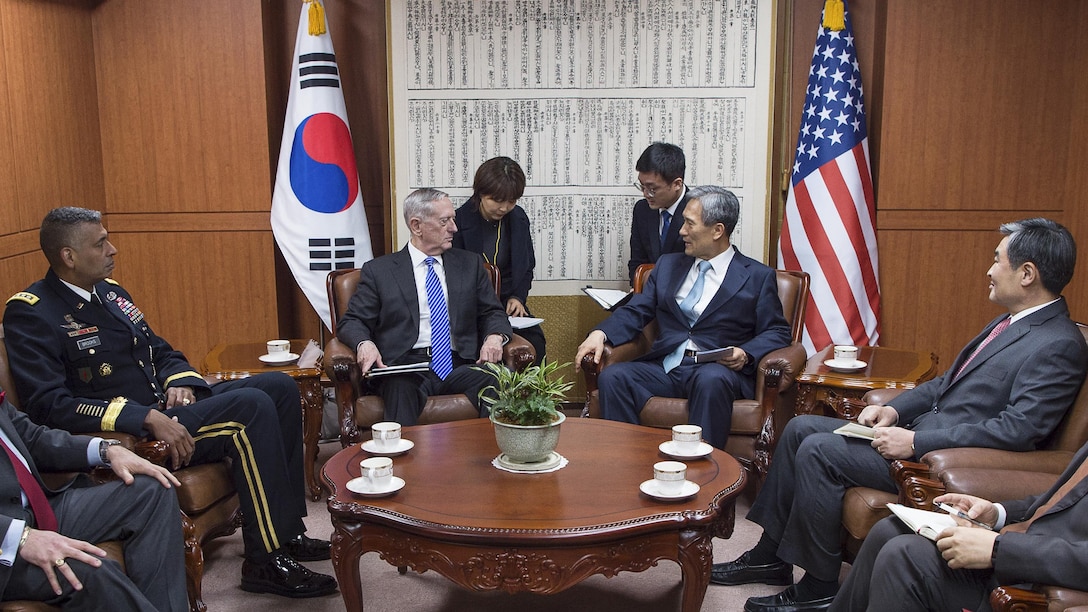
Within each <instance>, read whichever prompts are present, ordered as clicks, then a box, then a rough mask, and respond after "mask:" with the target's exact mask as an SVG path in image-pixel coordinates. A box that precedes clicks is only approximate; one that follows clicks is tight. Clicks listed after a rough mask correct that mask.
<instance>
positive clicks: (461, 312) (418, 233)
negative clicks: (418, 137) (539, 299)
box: [336, 189, 512, 425]
mask: <svg viewBox="0 0 1088 612" xmlns="http://www.w3.org/2000/svg"><path fill="white" fill-rule="evenodd" d="M404 220H405V222H406V223H407V224H408V231H409V233H410V237H409V240H408V245H407V246H405V248H403V249H401V250H400V251H398V252H396V253H391V254H389V255H384V256H382V257H378V258H376V259H372V260H370V261H368V262H367V263H365V264H364V265H363V268H362V270H361V272H360V274H359V288H358V289H356V291H355V295H353V296H351V301H349V302H348V308H347V311H346V312H345V313H344V316H343V317H342V318H341V319H340V323H339V324H338V325H337V326H336V336H337V338H339V339H340V341H341V342H343V343H344V344H346V345H348V346H353V347H355V352H356V359H357V360H358V362H359V367H360V368H361V369H362V371H363V373H366V372H369V371H370V369H371V368H375V367H376V368H383V367H386V366H392V365H402V364H411V363H423V362H428V361H429V362H430V369H427V370H424V371H420V372H412V373H406V374H394V375H385V376H381V377H376V378H375V379H374V380H372V384H375V385H376V386H377V390H378V393H379V394H380V395H381V396H382V400H383V401H384V403H385V419H386V420H388V421H396V422H398V423H400V424H402V425H414V424H415V423H416V421H417V419H418V418H419V414H420V412H422V411H423V405H424V404H425V403H426V401H427V397H428V396H431V395H444V394H454V393H464V394H465V396H467V397H468V398H469V400H471V401H472V402H474V403H476V404H477V406H478V407H479V408H480V413H481V414H482V415H483V414H487V412H486V406H485V405H484V404H483V403H482V402H480V399H479V395H480V391H481V390H482V389H484V388H485V387H488V386H490V385H492V384H494V382H495V378H494V376H492V375H491V374H490V373H487V372H481V371H479V370H478V369H476V368H475V367H473V366H475V365H476V364H482V363H486V362H492V363H497V362H499V361H500V360H501V359H502V347H503V344H505V343H506V342H508V341H509V339H510V335H511V333H512V332H511V330H510V320H509V318H507V315H506V312H505V311H504V310H503V308H502V306H501V305H500V304H499V300H498V297H496V295H495V288H494V287H493V286H492V285H491V281H490V279H489V278H488V275H487V270H485V269H484V266H483V263H484V262H483V259H482V258H481V257H480V256H479V255H478V254H476V253H472V252H469V251H463V250H461V249H454V248H451V247H452V245H453V236H454V234H455V233H456V232H457V222H456V220H455V216H454V210H453V203H452V202H451V201H450V198H449V196H448V195H446V194H445V193H443V192H441V191H438V190H437V189H417V190H416V191H413V192H412V193H411V194H409V195H408V197H407V198H406V199H405V200H404Z"/></svg>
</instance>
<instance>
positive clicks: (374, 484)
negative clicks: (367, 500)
mask: <svg viewBox="0 0 1088 612" xmlns="http://www.w3.org/2000/svg"><path fill="white" fill-rule="evenodd" d="M359 474H360V475H361V476H362V477H363V480H365V481H366V486H367V489H369V490H371V491H385V490H387V489H388V488H389V487H390V486H391V485H392V484H393V460H392V459H390V458H389V457H371V458H369V459H363V460H362V461H360V462H359Z"/></svg>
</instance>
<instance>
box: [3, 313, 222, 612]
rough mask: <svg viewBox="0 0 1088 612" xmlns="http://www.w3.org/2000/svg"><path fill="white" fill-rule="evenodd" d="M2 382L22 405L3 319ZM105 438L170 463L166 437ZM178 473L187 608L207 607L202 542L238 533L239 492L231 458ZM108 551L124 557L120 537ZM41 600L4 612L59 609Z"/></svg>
mask: <svg viewBox="0 0 1088 612" xmlns="http://www.w3.org/2000/svg"><path fill="white" fill-rule="evenodd" d="M0 388H2V389H4V391H6V392H7V399H8V401H10V402H11V403H12V405H14V406H16V407H18V406H19V398H18V396H17V395H16V393H15V383H14V381H13V380H12V378H11V368H10V367H9V365H8V352H7V346H6V344H5V341H4V326H3V325H0ZM95 435H98V436H101V437H103V438H113V439H116V440H119V441H120V442H121V444H123V445H124V446H125V447H126V448H128V449H129V450H133V451H135V452H136V453H137V454H139V455H140V456H142V457H144V458H146V459H148V460H150V461H153V462H155V463H158V464H160V465H165V464H166V457H167V456H168V454H169V447H168V446H167V445H166V443H164V442H160V441H147V440H138V439H137V438H136V436H132V435H129V434H126V433H120V432H115V431H110V432H100V433H98V434H95ZM174 476H176V477H177V479H178V480H179V481H181V486H180V487H178V488H177V495H178V505H179V506H180V507H181V523H182V533H183V535H184V537H185V583H186V588H187V590H188V593H189V609H190V610H191V611H192V612H205V611H206V610H207V609H208V607H207V605H205V604H204V601H203V599H202V598H201V582H202V580H203V577H204V550H203V548H202V546H201V545H202V544H203V543H204V542H207V541H208V540H210V539H212V538H216V537H219V536H224V535H229V534H232V533H234V531H235V530H236V529H237V526H238V525H240V524H241V517H240V514H239V508H240V506H239V504H238V494H237V492H236V491H235V489H234V482H233V481H232V480H231V475H230V463H228V462H227V461H219V462H216V463H208V464H204V465H198V466H193V467H186V468H182V469H180V470H175V471H174ZM71 477H72V475H71V474H43V475H42V478H43V479H44V480H46V481H47V482H50V483H53V482H56V484H57V485H59V484H61V483H64V482H66V481H68V480H69V479H71ZM92 477H93V478H94V479H95V480H99V481H102V480H104V479H108V478H111V477H112V472H110V471H109V470H95V473H94V474H92ZM101 546H102V547H103V548H105V549H106V550H107V551H108V552H110V557H111V558H114V559H117V560H118V561H122V563H123V554H122V549H121V543H120V542H106V543H103V544H101ZM57 609H58V608H55V607H53V606H47V605H45V604H43V603H41V602H30V601H6V602H3V603H0V612H13V611H15V610H38V611H42V610H57Z"/></svg>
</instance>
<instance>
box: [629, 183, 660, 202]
mask: <svg viewBox="0 0 1088 612" xmlns="http://www.w3.org/2000/svg"><path fill="white" fill-rule="evenodd" d="M632 185H634V186H635V189H638V190H639V191H640V192H642V194H643V195H645V196H646V197H648V198H652V197H654V195H655V194H656V193H657V188H656V187H647V186H646V185H643V184H642V183H640V182H638V181H635V182H634V183H632Z"/></svg>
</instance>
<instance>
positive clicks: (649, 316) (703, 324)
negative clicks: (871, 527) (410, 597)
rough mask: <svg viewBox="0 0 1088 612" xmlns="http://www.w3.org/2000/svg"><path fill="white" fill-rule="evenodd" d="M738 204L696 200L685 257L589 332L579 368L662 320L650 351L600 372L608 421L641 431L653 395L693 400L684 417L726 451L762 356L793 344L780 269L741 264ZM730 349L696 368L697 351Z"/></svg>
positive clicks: (704, 190)
mask: <svg viewBox="0 0 1088 612" xmlns="http://www.w3.org/2000/svg"><path fill="white" fill-rule="evenodd" d="M739 214H740V204H739V202H738V201H737V197H736V196H735V195H733V194H732V193H731V192H730V191H728V190H726V189H723V188H721V187H697V188H695V189H693V190H691V192H690V198H689V200H688V203H687V206H686V207H685V208H684V214H683V224H682V226H681V228H680V230H679V234H680V236H681V238H682V240H683V242H684V245H685V248H684V254H682V255H681V254H679V253H674V254H668V255H663V256H662V257H661V259H659V260H658V262H657V265H656V266H655V267H654V271H653V273H652V274H651V275H650V278H649V280H648V281H647V283H646V287H644V288H643V291H642V293H640V294H638V295H636V296H634V297H633V298H632V299H631V301H630V302H628V303H627V304H626V305H625V306H623V307H621V308H619V309H618V310H616V312H615V313H613V315H612V316H611V317H609V318H608V319H607V320H606V321H604V322H603V323H601V324H600V325H599V326H598V327H597V329H595V330H593V331H592V332H590V334H589V336H588V337H587V338H586V340H585V341H584V342H582V344H581V346H579V347H578V355H577V357H576V358H575V363H581V360H582V357H583V356H585V355H587V354H590V353H592V354H593V355H594V358H595V360H596V361H599V360H600V356H601V351H602V350H603V348H604V343H605V342H606V341H607V342H610V343H612V344H614V345H618V344H622V343H624V342H628V341H630V340H632V339H634V338H635V337H636V336H637V335H638V334H641V333H642V328H643V327H645V326H646V325H647V324H648V323H649V322H651V321H653V320H655V319H656V320H657V325H658V335H657V339H656V340H655V341H654V344H653V346H652V347H651V348H650V352H649V353H647V354H646V355H643V356H642V357H640V358H639V359H638V360H636V361H632V362H626V363H617V364H614V365H612V366H610V367H608V368H605V369H604V370H603V371H602V372H601V377H600V397H601V412H602V416H604V418H607V419H612V420H615V421H626V422H628V423H638V422H639V413H640V412H641V411H642V408H643V406H644V405H645V404H646V401H647V400H649V399H650V398H651V397H653V396H660V397H679V398H686V399H687V400H688V415H689V416H688V419H689V421H690V422H691V423H693V424H695V425H699V426H701V427H702V428H703V437H704V438H705V439H706V440H707V441H708V442H710V443H711V444H713V445H714V446H716V447H718V448H724V447H725V442H726V439H727V438H728V437H729V427H730V421H731V417H732V408H733V400H734V399H739V398H745V397H747V398H750V397H752V396H753V394H754V392H755V371H756V366H757V364H758V363H759V360H760V359H761V358H762V357H763V355H765V354H767V353H769V352H770V351H773V350H775V349H778V348H781V347H784V346H786V345H788V344H789V343H790V327H789V324H788V323H787V322H786V319H785V317H783V315H782V301H781V300H780V299H779V297H778V282H777V279H776V275H775V272H774V270H772V269H771V268H768V267H767V266H765V265H763V264H761V263H759V262H757V261H755V260H753V259H750V258H748V257H745V256H744V255H742V254H741V253H739V252H737V250H736V248H734V247H733V246H732V245H731V244H730V242H729V236H730V234H732V232H733V229H734V228H735V227H736V225H737V219H738V218H739ZM726 347H731V350H730V351H728V352H727V353H726V354H724V355H723V356H721V357H720V358H719V359H718V360H717V361H713V362H708V363H696V362H695V358H694V352H695V351H697V350H709V349H719V348H726Z"/></svg>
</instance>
